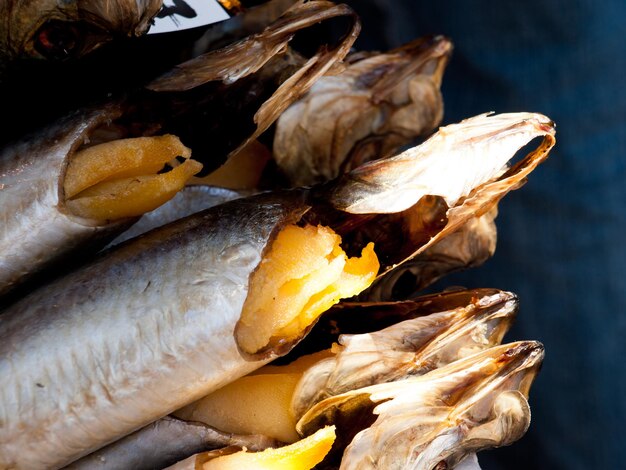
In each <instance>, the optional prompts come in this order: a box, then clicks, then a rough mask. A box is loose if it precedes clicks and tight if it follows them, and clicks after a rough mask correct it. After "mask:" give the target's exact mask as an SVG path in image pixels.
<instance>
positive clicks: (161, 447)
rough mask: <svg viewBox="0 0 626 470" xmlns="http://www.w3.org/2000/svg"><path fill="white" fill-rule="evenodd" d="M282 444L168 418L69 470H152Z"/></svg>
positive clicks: (263, 438) (259, 437) (95, 453)
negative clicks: (229, 450)
mask: <svg viewBox="0 0 626 470" xmlns="http://www.w3.org/2000/svg"><path fill="white" fill-rule="evenodd" d="M278 445H280V443H279V442H277V441H275V440H274V439H271V438H268V437H265V436H257V435H253V436H244V435H236V434H229V433H224V432H222V431H218V430H217V429H214V428H212V427H210V426H207V425H205V424H202V423H194V422H186V421H181V420H179V419H176V418H172V417H169V416H168V417H165V418H163V419H160V420H158V421H155V422H154V423H151V424H149V425H148V426H146V427H145V428H142V429H140V430H139V431H137V432H135V433H133V434H130V435H129V436H126V437H125V438H123V439H120V440H119V441H116V442H114V443H112V444H110V445H108V446H106V447H104V448H102V449H100V450H98V451H96V452H94V453H93V454H90V455H88V456H86V457H83V458H82V459H80V460H77V461H76V462H74V463H71V464H70V465H68V466H67V467H65V469H66V470H92V469H99V470H117V469H127V468H132V469H134V470H152V469H154V468H164V467H166V466H168V465H172V464H174V463H176V462H178V461H180V460H183V459H185V458H187V457H189V456H190V455H193V454H197V453H199V452H206V451H208V450H212V449H218V448H222V447H228V446H237V447H245V448H246V449H248V450H250V451H261V450H264V449H267V448H268V447H277V446H278Z"/></svg>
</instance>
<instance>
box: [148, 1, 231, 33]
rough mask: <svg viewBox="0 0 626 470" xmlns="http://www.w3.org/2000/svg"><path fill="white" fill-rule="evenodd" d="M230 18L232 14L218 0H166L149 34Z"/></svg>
mask: <svg viewBox="0 0 626 470" xmlns="http://www.w3.org/2000/svg"><path fill="white" fill-rule="evenodd" d="M228 18H230V15H229V14H228V12H227V11H226V10H224V8H222V6H221V5H220V4H219V3H218V2H217V0H165V1H164V2H163V7H162V8H161V11H160V12H159V13H158V14H157V16H156V17H155V18H154V20H153V21H154V24H153V25H152V26H151V27H150V30H149V31H148V34H160V33H170V32H172V31H180V30H183V29H190V28H197V27H198V26H205V25H208V24H211V23H217V22H218V21H224V20H227V19H228Z"/></svg>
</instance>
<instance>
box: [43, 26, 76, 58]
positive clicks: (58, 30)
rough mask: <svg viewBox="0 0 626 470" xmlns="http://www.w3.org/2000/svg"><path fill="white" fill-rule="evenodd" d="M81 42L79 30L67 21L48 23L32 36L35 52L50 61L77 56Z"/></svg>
mask: <svg viewBox="0 0 626 470" xmlns="http://www.w3.org/2000/svg"><path fill="white" fill-rule="evenodd" d="M81 42H82V41H81V34H80V29H79V28H78V26H77V25H76V24H74V23H71V22H68V21H59V20H51V21H48V22H46V23H45V24H43V25H42V26H41V27H40V28H39V29H38V30H37V33H35V36H34V46H35V50H37V52H39V53H40V54H41V55H42V56H44V57H45V58H46V59H52V60H63V59H68V58H71V57H73V56H75V55H77V53H78V51H79V50H80V49H81Z"/></svg>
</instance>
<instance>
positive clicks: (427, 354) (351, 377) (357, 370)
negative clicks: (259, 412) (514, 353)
mask: <svg viewBox="0 0 626 470" xmlns="http://www.w3.org/2000/svg"><path fill="white" fill-rule="evenodd" d="M395 304H396V305H394V307H396V308H397V310H398V311H402V310H404V309H405V308H408V309H410V310H409V311H408V313H405V312H403V313H402V315H400V316H401V317H402V318H404V319H403V320H402V321H398V322H397V323H394V324H392V325H390V326H387V327H386V328H383V329H380V330H378V331H374V332H372V333H363V334H357V335H345V334H344V335H340V336H339V338H338V343H337V344H336V345H334V346H333V347H332V349H331V351H332V353H333V355H332V356H331V357H329V358H327V359H324V360H322V361H320V362H319V363H318V364H315V365H313V366H311V367H310V368H309V369H308V370H307V371H306V372H305V373H304V375H303V377H302V379H301V380H300V382H299V384H298V386H297V387H296V391H295V392H294V398H293V401H292V413H293V414H294V415H295V416H296V417H301V416H303V415H304V414H305V412H306V411H307V410H308V409H310V408H311V407H312V406H313V405H315V404H316V403H318V402H320V401H322V400H324V399H326V398H329V397H331V396H336V395H340V394H342V393H345V392H348V391H350V390H355V389H359V388H363V387H366V386H369V385H374V384H380V383H386V382H393V381H398V380H402V379H405V378H410V377H416V376H421V375H424V374H426V373H428V372H430V371H432V370H434V369H437V368H439V367H443V366H445V365H447V364H450V363H452V362H454V361H456V360H459V359H462V358H464V357H467V356H470V355H472V354H474V353H477V352H479V351H482V350H485V349H487V348H489V347H493V346H495V345H497V344H500V342H501V340H502V337H503V336H504V334H505V333H506V332H507V331H508V329H509V327H510V325H511V323H512V321H513V320H514V318H515V315H516V313H517V307H518V301H517V298H516V297H515V296H514V295H513V294H511V293H509V292H498V293H496V294H492V295H484V296H483V297H481V298H480V299H478V298H474V299H469V303H468V304H467V305H463V306H460V307H456V308H452V309H450V310H441V311H438V312H432V313H430V314H429V315H424V316H422V315H419V314H417V312H418V311H419V306H420V305H419V303H418V302H413V301H405V302H397V303H395ZM411 304H417V305H415V306H413V307H411ZM357 305H358V304H357ZM391 306H392V303H389V305H387V308H389V307H391ZM411 308H412V310H411ZM342 310H343V314H344V315H351V316H354V317H358V318H359V319H360V320H363V319H365V321H366V322H367V315H368V313H367V307H365V308H359V307H358V306H355V307H353V310H354V311H353V312H348V311H346V308H343V309H342ZM392 317H393V318H394V319H395V318H396V317H395V316H393V315H392ZM411 317H413V318H411ZM385 320H386V321H389V320H390V319H389V318H385ZM359 323H362V321H361V322H359ZM378 328H380V325H379V326H378Z"/></svg>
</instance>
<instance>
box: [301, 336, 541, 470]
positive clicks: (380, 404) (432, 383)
mask: <svg viewBox="0 0 626 470" xmlns="http://www.w3.org/2000/svg"><path fill="white" fill-rule="evenodd" d="M543 357H544V348H543V345H542V344H541V343H539V342H536V341H520V342H516V343H510V344H506V345H502V346H495V347H492V348H489V349H487V350H486V351H483V352H481V353H478V354H475V355H473V356H470V357H468V358H465V359H461V360H459V361H456V362H454V363H452V364H449V365H447V366H444V367H441V368H439V369H435V370H434V371H432V372H429V373H428V374H425V375H423V376H421V377H416V378H409V379H405V380H400V381H397V382H391V383H386V384H377V385H373V386H369V387H365V388H362V389H358V390H353V391H351V392H347V393H345V394H342V395H338V396H335V397H331V398H328V399H326V400H324V401H322V402H320V403H318V404H317V405H315V406H313V407H312V408H311V409H309V410H308V411H307V413H306V414H305V415H304V416H303V417H302V418H301V419H300V420H299V421H298V424H297V430H298V432H299V433H300V434H301V435H308V434H310V433H312V432H314V431H315V430H316V429H318V428H319V427H323V426H325V425H328V424H335V425H336V427H337V435H338V438H337V445H336V449H335V450H336V452H335V453H334V454H333V456H331V457H330V458H337V457H338V453H339V454H341V453H343V456H342V459H343V460H342V465H343V464H344V463H345V464H346V468H352V467H350V466H349V465H348V463H349V464H350V465H355V464H356V463H358V462H362V461H364V459H365V461H367V462H376V463H377V464H378V467H375V468H396V467H394V466H393V465H392V463H393V462H392V461H391V460H389V459H395V460H396V461H399V462H412V466H411V468H420V469H421V468H424V469H426V468H428V469H431V468H435V466H436V465H437V463H438V462H440V461H445V462H446V463H448V464H454V463H456V462H458V461H460V460H462V459H463V458H464V457H465V456H466V455H467V454H468V453H471V452H476V451H478V450H482V449H486V448H491V447H497V446H501V445H507V444H510V443H511V442H514V441H515V440H517V439H519V438H520V437H521V436H522V435H523V434H524V433H525V432H526V430H527V429H528V426H529V424H530V408H529V407H528V403H527V398H528V390H529V387H530V384H531V383H532V381H533V380H534V378H535V376H536V374H537V372H538V370H539V368H540V366H541V363H542V360H543ZM416 429H419V432H416ZM343 449H345V451H344V450H343ZM339 458H341V457H339ZM396 466H397V464H396ZM453 466H454V465H452V467H453ZM372 468H374V467H372ZM445 468H449V467H445Z"/></svg>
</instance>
